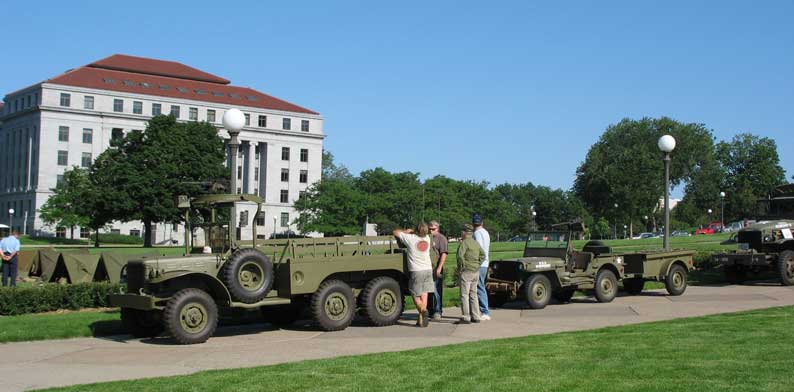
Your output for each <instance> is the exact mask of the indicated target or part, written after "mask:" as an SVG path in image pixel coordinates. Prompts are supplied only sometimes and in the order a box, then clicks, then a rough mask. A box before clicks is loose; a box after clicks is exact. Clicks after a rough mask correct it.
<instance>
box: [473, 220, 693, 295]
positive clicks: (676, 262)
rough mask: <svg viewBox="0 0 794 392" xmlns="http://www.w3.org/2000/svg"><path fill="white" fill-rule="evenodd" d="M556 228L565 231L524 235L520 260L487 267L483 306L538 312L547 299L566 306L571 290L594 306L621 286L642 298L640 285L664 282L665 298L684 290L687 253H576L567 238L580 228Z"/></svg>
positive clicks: (597, 245) (592, 245)
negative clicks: (512, 305) (516, 305)
mask: <svg viewBox="0 0 794 392" xmlns="http://www.w3.org/2000/svg"><path fill="white" fill-rule="evenodd" d="M556 226H557V227H560V226H564V227H567V229H568V230H567V231H544V232H533V233H530V234H529V236H528V237H527V242H526V245H525V247H524V256H523V257H521V258H518V259H515V260H495V261H492V262H491V265H490V268H489V276H488V279H487V281H486V290H487V292H488V298H489V304H492V305H494V306H497V307H498V306H502V305H504V304H505V303H506V302H509V301H513V300H515V299H518V298H524V299H525V300H526V302H527V305H529V307H530V308H532V309H543V308H544V307H546V305H548V303H549V301H550V299H551V298H554V299H556V300H557V301H559V302H561V303H566V302H569V301H570V300H571V298H572V297H573V294H574V292H576V291H577V290H586V291H592V292H593V293H594V295H595V297H596V299H597V300H598V301H599V302H611V301H612V300H613V299H614V298H615V296H616V295H617V293H618V283H619V282H620V281H621V280H622V281H623V285H624V288H625V289H626V291H627V292H628V293H629V294H632V295H636V294H639V293H640V292H642V289H643V286H644V285H645V281H646V280H656V281H662V282H665V286H666V287H667V291H668V293H670V295H681V294H683V293H684V291H685V290H686V287H687V273H688V271H690V270H692V269H693V264H692V255H693V254H694V253H695V252H693V251H689V250H674V251H662V250H658V251H646V252H631V253H614V252H612V250H611V249H610V248H609V247H608V246H605V245H604V244H603V243H602V242H601V241H589V242H587V243H586V244H585V246H584V247H583V248H582V250H581V251H577V250H574V248H573V238H574V235H575V233H579V232H582V231H583V230H584V227H583V226H582V224H581V223H579V222H573V223H566V224H563V225H556Z"/></svg>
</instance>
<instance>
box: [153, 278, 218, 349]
mask: <svg viewBox="0 0 794 392" xmlns="http://www.w3.org/2000/svg"><path fill="white" fill-rule="evenodd" d="M163 322H164V324H165V329H166V330H167V331H168V333H169V334H171V336H173V338H174V340H176V341H177V342H178V343H179V344H196V343H204V342H206V341H207V339H209V338H210V336H212V334H213V333H215V328H217V327H218V306H217V305H216V304H215V300H213V299H212V297H210V295H209V294H207V292H205V291H204V290H201V289H182V290H180V291H178V292H177V293H176V294H174V296H173V297H171V299H170V300H168V303H167V304H166V305H165V310H164V311H163Z"/></svg>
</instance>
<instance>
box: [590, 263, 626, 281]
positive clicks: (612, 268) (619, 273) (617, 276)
mask: <svg viewBox="0 0 794 392" xmlns="http://www.w3.org/2000/svg"><path fill="white" fill-rule="evenodd" d="M603 269H608V270H610V271H612V273H613V274H615V279H617V280H618V281H620V280H622V279H623V272H622V271H618V268H617V267H615V266H614V265H613V264H604V265H602V266H601V268H599V269H598V271H597V272H596V276H598V273H599V272H601V270H603Z"/></svg>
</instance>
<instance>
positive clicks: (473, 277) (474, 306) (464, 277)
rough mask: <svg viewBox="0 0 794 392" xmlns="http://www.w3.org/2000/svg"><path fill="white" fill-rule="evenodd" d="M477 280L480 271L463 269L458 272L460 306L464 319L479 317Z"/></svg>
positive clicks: (476, 318) (478, 279) (469, 319)
mask: <svg viewBox="0 0 794 392" xmlns="http://www.w3.org/2000/svg"><path fill="white" fill-rule="evenodd" d="M479 281H480V271H464V272H461V274H460V308H461V311H462V312H463V319H464V320H467V321H471V320H479V319H480V304H479V302H478V300H477V284H478V283H479Z"/></svg>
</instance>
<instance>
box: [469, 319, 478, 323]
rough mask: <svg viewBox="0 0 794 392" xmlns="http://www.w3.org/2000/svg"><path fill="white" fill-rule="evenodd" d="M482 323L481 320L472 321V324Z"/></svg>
mask: <svg viewBox="0 0 794 392" xmlns="http://www.w3.org/2000/svg"><path fill="white" fill-rule="evenodd" d="M479 322H480V319H471V323H472V324H477V323H479Z"/></svg>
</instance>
